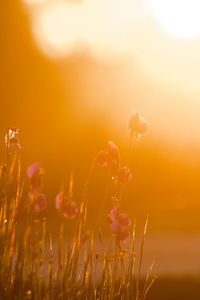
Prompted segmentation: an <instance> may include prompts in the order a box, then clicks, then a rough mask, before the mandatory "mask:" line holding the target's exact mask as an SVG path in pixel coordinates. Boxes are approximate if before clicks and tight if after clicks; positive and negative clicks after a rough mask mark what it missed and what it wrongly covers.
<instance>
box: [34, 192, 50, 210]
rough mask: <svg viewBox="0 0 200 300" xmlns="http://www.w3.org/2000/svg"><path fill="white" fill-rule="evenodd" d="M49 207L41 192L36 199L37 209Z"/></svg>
mask: <svg viewBox="0 0 200 300" xmlns="http://www.w3.org/2000/svg"><path fill="white" fill-rule="evenodd" d="M46 208H47V200H46V196H45V195H44V194H39V195H38V197H37V200H36V201H35V209H36V210H44V209H46Z"/></svg>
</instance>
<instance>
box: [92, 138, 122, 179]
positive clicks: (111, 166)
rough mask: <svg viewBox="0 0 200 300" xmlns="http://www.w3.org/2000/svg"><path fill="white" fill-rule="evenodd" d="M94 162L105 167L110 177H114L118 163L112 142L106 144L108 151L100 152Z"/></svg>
mask: <svg viewBox="0 0 200 300" xmlns="http://www.w3.org/2000/svg"><path fill="white" fill-rule="evenodd" d="M96 162H97V164H98V165H100V166H102V167H107V169H108V171H109V173H110V175H111V176H116V174H117V172H118V170H119V163H120V156H119V149H118V147H117V146H116V145H115V144H114V143H113V142H111V141H110V142H108V151H100V152H99V153H98V155H97V157H96Z"/></svg>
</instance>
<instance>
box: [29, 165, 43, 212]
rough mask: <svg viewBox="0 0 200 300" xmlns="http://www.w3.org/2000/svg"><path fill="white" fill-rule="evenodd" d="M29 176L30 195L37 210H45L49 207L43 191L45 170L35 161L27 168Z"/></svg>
mask: <svg viewBox="0 0 200 300" xmlns="http://www.w3.org/2000/svg"><path fill="white" fill-rule="evenodd" d="M27 176H28V178H29V179H30V193H29V196H30V198H31V199H32V201H33V206H34V208H35V210H36V211H40V210H44V209H46V207H47V200H46V196H45V195H44V194H43V193H41V191H42V188H43V176H44V171H43V169H42V168H40V166H39V164H38V163H34V164H32V165H31V166H29V167H28V169H27Z"/></svg>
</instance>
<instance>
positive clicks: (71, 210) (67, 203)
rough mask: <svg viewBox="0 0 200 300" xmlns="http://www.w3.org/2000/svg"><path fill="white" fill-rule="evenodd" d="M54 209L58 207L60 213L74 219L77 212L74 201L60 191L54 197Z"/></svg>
mask: <svg viewBox="0 0 200 300" xmlns="http://www.w3.org/2000/svg"><path fill="white" fill-rule="evenodd" d="M55 205H56V209H58V210H59V211H60V212H61V214H62V215H63V216H64V217H66V218H69V219H74V218H75V217H76V215H77V213H78V208H77V205H76V203H75V202H73V201H72V200H71V199H70V198H67V197H65V196H64V193H63V192H60V193H59V194H58V195H57V196H56V199H55Z"/></svg>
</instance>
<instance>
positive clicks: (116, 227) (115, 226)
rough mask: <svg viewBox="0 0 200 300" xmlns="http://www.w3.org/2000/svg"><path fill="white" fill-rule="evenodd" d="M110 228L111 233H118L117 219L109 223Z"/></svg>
mask: <svg viewBox="0 0 200 300" xmlns="http://www.w3.org/2000/svg"><path fill="white" fill-rule="evenodd" d="M110 230H111V232H112V233H113V234H118V233H119V231H120V224H119V221H114V222H113V223H112V224H111V225H110Z"/></svg>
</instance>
